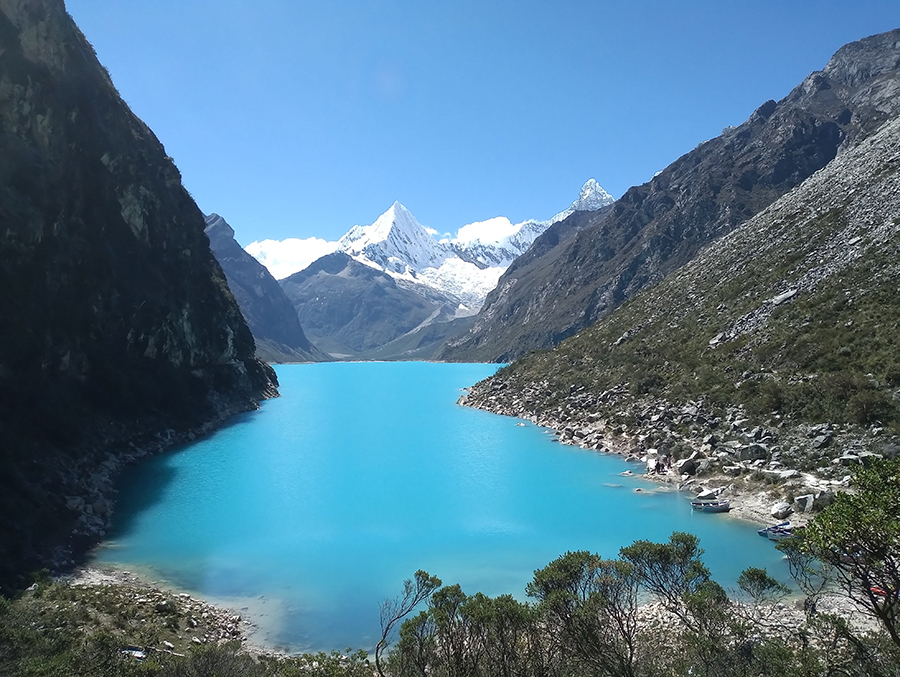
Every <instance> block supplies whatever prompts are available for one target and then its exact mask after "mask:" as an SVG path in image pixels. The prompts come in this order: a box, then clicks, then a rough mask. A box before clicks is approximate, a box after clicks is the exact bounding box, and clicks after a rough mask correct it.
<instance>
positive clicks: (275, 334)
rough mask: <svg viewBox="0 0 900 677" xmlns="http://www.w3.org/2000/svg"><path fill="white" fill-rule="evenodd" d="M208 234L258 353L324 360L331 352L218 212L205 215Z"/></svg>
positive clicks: (280, 359) (271, 357) (284, 358)
mask: <svg viewBox="0 0 900 677" xmlns="http://www.w3.org/2000/svg"><path fill="white" fill-rule="evenodd" d="M206 235H207V236H208V237H209V244H210V247H212V251H213V254H215V256H216V260H217V261H218V262H219V265H221V266H222V270H223V271H224V273H225V277H226V278H227V280H228V287H229V289H231V293H232V294H234V298H235V299H236V300H237V302H238V305H239V306H240V307H241V312H243V314H244V318H245V319H246V320H247V325H248V326H249V327H250V331H251V332H252V333H253V338H254V339H255V340H256V354H257V356H258V357H259V358H260V359H262V360H266V361H267V362H321V361H324V360H327V359H328V356H327V355H325V354H324V353H323V352H322V351H320V350H319V349H318V348H316V346H314V345H313V344H311V343H310V342H309V339H307V338H306V335H305V334H304V333H303V328H302V327H301V326H300V320H299V319H298V318H297V312H296V311H295V310H294V306H293V305H291V301H290V299H288V297H287V296H285V294H284V291H282V289H281V286H280V285H279V284H278V281H277V280H276V279H275V278H274V277H272V274H271V273H270V272H269V271H268V269H267V268H266V267H265V266H264V265H262V264H261V263H260V262H259V261H257V260H256V259H255V258H253V257H252V256H250V254H248V253H247V252H246V251H244V248H243V247H241V245H240V244H238V242H237V240H235V239H234V230H233V229H232V228H231V226H229V225H228V222H227V221H225V219H223V218H222V217H221V216H219V215H218V214H210V215H209V216H207V217H206Z"/></svg>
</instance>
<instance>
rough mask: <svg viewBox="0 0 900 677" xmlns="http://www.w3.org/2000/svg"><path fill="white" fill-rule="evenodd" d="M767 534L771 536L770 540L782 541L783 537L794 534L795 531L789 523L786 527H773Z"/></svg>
mask: <svg viewBox="0 0 900 677" xmlns="http://www.w3.org/2000/svg"><path fill="white" fill-rule="evenodd" d="M766 535H767V536H768V537H769V540H770V541H780V540H781V539H782V538H788V537H790V536H793V535H794V532H793V531H792V529H791V526H790V525H788V526H786V527H772V528H771V529H769V531H768V533H767V534H766Z"/></svg>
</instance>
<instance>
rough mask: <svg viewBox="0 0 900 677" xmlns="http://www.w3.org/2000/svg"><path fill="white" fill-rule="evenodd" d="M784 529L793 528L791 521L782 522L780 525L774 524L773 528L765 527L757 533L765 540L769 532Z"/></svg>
mask: <svg viewBox="0 0 900 677" xmlns="http://www.w3.org/2000/svg"><path fill="white" fill-rule="evenodd" d="M784 528H788V529H790V528H791V523H790V521H787V522H781V523H780V524H772V525H771V526H768V527H763V528H762V529H759V530H757V532H756V533H758V534H759V535H760V536H762V537H763V538H768V537H769V532H770V531H772V530H773V529H784Z"/></svg>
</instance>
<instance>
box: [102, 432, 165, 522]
mask: <svg viewBox="0 0 900 677" xmlns="http://www.w3.org/2000/svg"><path fill="white" fill-rule="evenodd" d="M180 450H181V449H172V450H169V451H167V452H165V454H164V456H171V455H173V454H177V453H179V451H180ZM160 460H161V459H160V457H156V458H153V459H148V460H145V461H142V462H141V463H138V464H136V465H133V466H130V467H129V468H127V469H125V471H124V472H123V473H122V475H121V477H120V478H119V481H118V482H117V486H116V488H117V489H118V491H119V496H118V501H117V503H118V505H117V506H116V508H117V509H116V511H115V512H114V513H113V517H112V521H111V524H110V532H109V535H108V538H113V539H115V538H118V537H119V536H120V535H121V534H123V533H127V532H128V531H129V530H130V529H131V527H132V526H133V525H134V522H135V521H136V520H137V519H138V518H139V517H140V516H141V515H142V514H143V513H144V512H145V511H146V510H148V509H149V508H151V507H153V506H154V505H156V504H157V503H158V502H159V501H160V500H161V499H162V497H163V495H164V494H165V491H166V488H167V487H168V486H170V485H171V484H172V482H174V481H175V476H176V474H177V471H176V469H175V468H174V467H172V466H171V465H167V464H165V463H161V462H160Z"/></svg>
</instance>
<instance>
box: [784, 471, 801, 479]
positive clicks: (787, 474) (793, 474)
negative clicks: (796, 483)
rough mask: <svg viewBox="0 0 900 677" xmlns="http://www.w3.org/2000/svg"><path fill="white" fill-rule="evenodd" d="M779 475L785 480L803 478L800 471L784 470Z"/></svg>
mask: <svg viewBox="0 0 900 677" xmlns="http://www.w3.org/2000/svg"><path fill="white" fill-rule="evenodd" d="M779 474H780V475H781V479H783V480H795V479H798V478H799V477H800V476H801V475H800V471H799V470H782V471H781V472H780V473H779Z"/></svg>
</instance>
